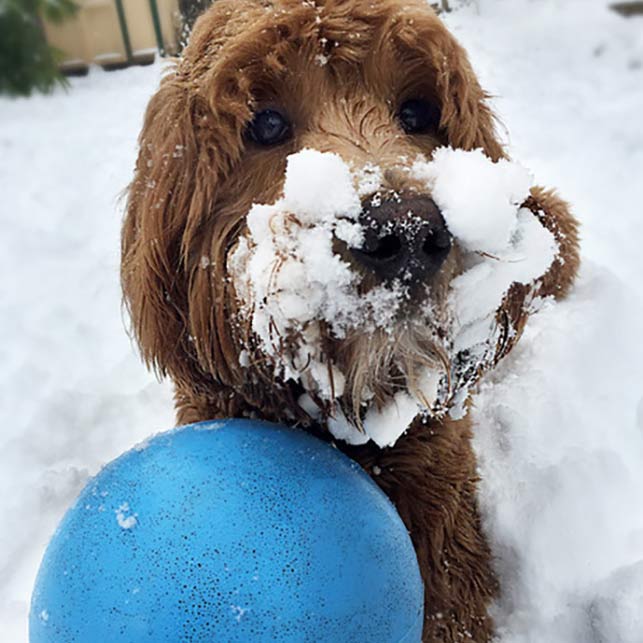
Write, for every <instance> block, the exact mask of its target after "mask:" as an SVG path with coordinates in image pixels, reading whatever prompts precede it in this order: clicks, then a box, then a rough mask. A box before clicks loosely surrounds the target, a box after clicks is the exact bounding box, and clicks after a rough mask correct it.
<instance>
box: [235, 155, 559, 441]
mask: <svg viewBox="0 0 643 643" xmlns="http://www.w3.org/2000/svg"><path fill="white" fill-rule="evenodd" d="M407 171H408V170H407ZM409 174H410V175H411V177H412V178H413V179H414V180H415V181H416V182H419V183H421V184H422V183H423V184H424V186H425V190H426V193H427V194H431V195H433V196H434V198H435V200H436V202H437V204H438V206H439V207H440V208H441V210H442V212H443V215H444V218H445V220H446V223H447V226H448V228H449V230H450V232H451V234H452V236H453V238H454V239H455V241H456V242H457V243H458V244H459V245H460V247H461V250H462V252H463V254H464V255H465V262H466V265H467V269H466V270H465V271H464V272H463V274H461V275H460V276H458V277H457V279H456V280H455V281H454V283H453V285H452V289H451V294H450V296H449V302H448V311H447V314H446V317H447V318H448V319H449V325H450V329H449V333H448V335H449V337H450V338H451V341H450V342H449V343H447V344H446V345H445V346H444V349H445V351H446V352H447V353H448V354H450V356H451V358H452V362H453V363H456V361H457V362H458V364H459V368H461V369H462V370H466V371H469V370H471V369H473V370H475V366H476V365H478V364H484V363H485V362H486V361H487V360H491V359H492V358H493V355H494V353H495V347H496V343H497V339H498V337H497V333H498V332H499V330H498V329H497V328H496V322H495V314H496V311H497V309H498V308H499V307H500V305H501V303H502V301H503V298H504V296H505V295H506V293H507V291H508V290H509V287H510V286H511V284H512V283H514V282H520V283H524V284H530V283H533V282H535V281H536V280H537V279H538V278H539V277H541V276H542V275H543V274H544V273H545V272H546V271H547V269H548V268H549V266H550V265H551V263H552V261H553V259H554V257H555V256H556V252H557V246H556V242H555V240H554V238H553V236H552V235H551V233H550V232H549V231H547V230H546V229H545V228H544V227H543V226H542V225H541V223H540V221H539V220H538V218H537V217H536V216H535V215H534V214H533V213H532V212H531V211H530V210H528V209H524V208H522V209H521V207H520V206H521V204H522V203H523V202H524V201H525V199H526V198H527V197H528V195H529V187H530V186H531V184H532V178H531V176H530V174H529V173H528V172H527V171H526V170H525V169H524V168H522V167H521V166H520V165H518V164H516V163H512V162H509V161H506V160H503V161H501V162H498V163H494V162H492V161H491V160H490V159H488V158H486V157H485V156H484V154H483V153H482V151H480V150H476V151H472V152H465V151H462V150H453V149H449V148H441V149H439V150H438V151H437V152H436V153H435V156H434V158H433V159H432V160H431V161H427V160H426V159H418V160H416V162H415V163H414V164H413V167H412V169H411V170H410V171H409ZM380 181H381V171H379V170H378V169H377V168H373V167H368V168H359V169H357V170H353V171H351V168H349V167H348V165H346V164H345V163H344V162H343V161H342V159H341V158H340V157H338V156H337V155H335V154H328V153H326V154H324V153H321V152H317V151H314V150H304V151H302V152H299V153H297V154H293V155H291V156H290V157H289V159H288V164H287V168H286V177H285V183H284V190H283V196H282V198H280V199H279V200H278V201H277V202H276V203H274V204H271V205H263V204H257V205H254V206H253V207H252V209H251V210H250V212H249V213H248V215H247V228H248V231H247V234H246V235H245V236H244V237H242V238H241V239H240V241H239V243H238V245H237V248H236V249H235V251H234V252H233V254H232V256H231V258H230V261H229V266H228V267H229V270H230V273H231V274H232V276H233V279H234V283H235V287H236V291H237V294H238V296H239V297H240V299H241V301H242V303H243V305H244V312H245V315H247V316H249V317H250V319H251V321H252V329H253V331H254V332H255V333H256V335H257V336H258V338H259V340H260V343H261V347H262V350H263V351H264V352H265V353H266V354H268V355H270V356H271V357H272V358H273V360H274V362H275V370H276V375H278V376H279V377H282V378H284V379H294V380H296V381H301V382H302V384H303V385H304V387H305V388H306V390H308V391H309V392H311V393H314V394H315V395H317V396H318V397H320V398H321V399H323V400H329V401H333V400H336V399H339V398H340V397H341V396H342V394H343V392H344V383H345V375H344V373H342V372H341V370H340V369H339V368H338V366H337V364H333V363H331V364H328V363H327V359H328V358H326V357H325V356H324V352H323V344H322V337H321V334H322V332H324V331H323V330H322V328H321V325H320V322H323V323H324V325H325V327H327V328H329V329H330V332H332V334H333V335H334V336H335V337H336V338H339V339H341V338H343V337H345V335H346V333H347V332H348V331H350V330H359V331H360V332H363V333H370V332H373V331H374V330H375V329H376V328H383V329H386V331H387V332H390V333H391V334H394V333H395V332H396V329H397V326H398V323H399V320H397V319H396V315H397V313H398V311H399V309H400V306H401V305H402V304H403V303H404V301H405V299H406V298H408V296H409V294H408V289H407V287H406V286H405V285H404V284H403V283H400V282H399V281H396V282H393V283H392V284H385V285H381V286H378V287H376V288H373V289H372V290H370V291H369V292H368V293H367V294H366V295H364V294H363V293H360V291H359V285H360V281H361V276H360V275H359V274H358V272H357V271H356V270H355V269H354V268H353V266H352V265H351V263H350V261H349V260H348V259H347V257H346V256H344V255H342V254H341V253H338V252H337V248H336V242H337V241H340V242H343V243H344V244H345V247H346V248H349V249H350V248H359V247H361V244H362V242H363V238H364V231H363V230H362V227H361V224H360V221H359V215H360V212H361V209H362V208H361V201H362V197H364V196H372V195H375V196H374V197H373V198H378V195H379V194H380V192H379V190H380V189H383V188H382V186H381V184H380V183H379V182H380ZM491 252H493V253H494V254H493V255H491V254H490V253H491ZM427 301H429V300H427ZM420 308H422V307H420ZM418 314H424V315H426V320H425V323H426V326H427V327H428V328H430V327H432V325H434V324H435V320H433V319H432V318H431V307H430V306H425V307H424V310H423V311H418ZM464 353H466V354H467V355H468V357H467V358H466V360H464V361H466V363H463V358H462V357H461V355H462V354H464ZM458 357H459V359H456V358H458ZM441 375H442V377H441V380H440V379H439V378H436V377H435V374H433V373H430V372H427V373H426V377H425V378H424V379H425V380H426V381H425V382H423V383H422V385H421V386H420V389H421V390H422V399H418V398H417V397H416V396H414V395H412V394H410V392H406V391H399V392H398V393H396V395H395V396H394V398H393V399H392V400H391V401H390V403H389V404H388V405H386V406H384V408H381V409H376V408H374V407H371V408H369V409H368V410H367V412H366V414H365V417H364V420H363V428H364V431H365V434H366V436H367V437H369V438H371V439H373V440H374V441H375V442H376V443H377V444H378V445H380V446H392V445H393V444H395V442H396V440H397V439H398V438H399V437H400V435H401V434H402V433H403V432H404V431H405V430H406V428H407V427H408V426H409V425H410V423H411V422H412V421H413V419H414V418H415V417H416V416H417V415H418V413H421V412H429V411H431V412H434V413H437V412H438V409H442V410H444V409H449V408H450V407H451V406H452V403H453V401H454V399H457V400H458V409H456V410H454V413H456V414H461V413H462V404H463V402H464V401H465V400H466V390H463V388H461V389H457V388H456V389H452V388H449V386H448V384H447V382H448V381H455V380H456V378H454V377H453V375H454V374H453V373H449V374H447V373H442V374H441ZM469 384H470V382H469V381H467V380H464V379H463V380H461V381H460V385H461V387H466V386H468V385H469ZM308 402H309V400H305V401H302V404H304V406H305V408H306V410H307V411H308V412H309V413H311V414H312V415H313V416H315V412H314V408H313V407H311V405H310V404H309V403H308ZM427 403H428V405H429V406H428V408H427ZM330 429H331V431H332V432H333V434H334V435H335V437H336V438H338V439H343V440H346V441H348V442H350V443H353V444H355V443H362V442H364V441H365V437H364V434H363V433H361V432H360V431H357V430H356V429H355V427H350V426H349V423H348V421H347V420H346V418H345V417H344V416H343V414H341V413H340V412H339V411H338V412H337V413H336V416H335V417H334V418H333V421H332V422H331V423H330Z"/></svg>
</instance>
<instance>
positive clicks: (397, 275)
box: [351, 195, 451, 283]
mask: <svg viewBox="0 0 643 643" xmlns="http://www.w3.org/2000/svg"><path fill="white" fill-rule="evenodd" d="M360 222H361V223H362V225H363V227H364V243H363V244H362V247H361V248H353V249H352V250H351V252H352V253H353V256H354V257H355V259H356V260H357V261H358V262H359V263H360V264H361V265H362V266H364V267H365V268H367V269H368V270H370V271H372V272H374V273H375V274H376V275H377V276H378V277H379V278H380V279H382V280H384V281H392V280H394V279H399V280H401V281H404V282H406V283H417V282H420V281H423V280H425V279H427V278H429V277H431V276H432V275H434V274H435V273H436V272H437V271H438V270H439V269H440V266H442V264H443V263H444V260H445V259H446V258H447V255H448V254H449V250H450V249H451V235H450V234H449V231H448V230H447V227H446V223H445V222H444V219H443V217H442V214H441V213H440V210H439V208H438V206H437V205H436V204H435V202H434V201H433V200H432V199H430V198H428V197H422V196H406V197H403V196H402V197H398V196H395V195H393V196H392V197H387V198H386V199H380V198H379V197H378V196H376V197H374V198H371V199H370V200H369V201H368V202H367V203H366V204H364V207H363V209H362V214H361V218H360Z"/></svg>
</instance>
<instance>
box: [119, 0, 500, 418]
mask: <svg viewBox="0 0 643 643" xmlns="http://www.w3.org/2000/svg"><path fill="white" fill-rule="evenodd" d="M484 99H485V96H484V93H483V92H482V90H481V89H480V87H479V85H478V83H477V80H476V78H475V76H474V74H473V72H472V71H471V68H470V66H469V64H468V62H467V59H466V55H465V54H464V52H463V50H462V49H461V48H460V47H459V45H458V44H457V43H456V42H455V40H454V39H453V38H452V37H451V36H450V34H449V33H448V32H447V31H446V29H445V28H444V26H443V25H442V23H441V22H440V21H439V20H438V19H437V17H436V16H435V15H434V13H433V12H432V10H431V9H430V8H429V6H428V4H426V3H425V2H424V1H422V0H417V1H413V0H382V1H381V2H377V3H373V2H371V1H370V0H336V1H330V0H328V1H326V2H324V1H318V2H301V1H300V0H292V1H291V0H275V1H268V0H266V1H260V0H218V2H215V4H214V5H213V7H212V9H210V10H209V11H208V12H206V14H204V16H202V18H201V19H200V20H199V21H198V23H197V25H196V27H195V30H194V32H193V34H192V38H191V42H190V44H189V46H188V47H187V50H186V52H185V54H184V57H183V59H182V60H181V61H180V62H179V63H178V65H177V67H176V69H175V70H174V71H173V72H172V73H171V74H170V75H169V76H168V77H167V78H166V79H165V80H164V82H163V84H162V86H161V89H160V90H159V92H158V94H157V95H156V96H155V97H154V98H153V99H152V101H151V103H150V106H149V108H148V112H147V115H146V122H145V126H144V129H143V133H142V135H141V153H140V156H139V160H138V163H137V174H136V179H135V181H134V183H133V185H132V187H131V189H130V196H129V202H128V216H127V219H126V223H125V228H124V234H123V253H124V254H123V283H124V290H125V294H126V298H127V300H128V304H129V307H130V310H131V313H132V317H133V320H134V323H135V328H136V332H137V336H138V339H139V342H140V344H141V347H142V350H143V353H144V356H145V357H146V359H147V360H148V361H149V362H152V363H154V364H155V365H156V366H157V367H158V368H159V369H160V370H161V371H162V372H168V373H169V374H170V375H171V376H172V377H173V378H174V379H175V380H176V381H177V382H179V383H180V384H181V385H183V386H188V387H190V388H191V389H192V390H194V391H195V392H201V393H204V394H207V392H208V390H209V389H212V388H221V387H226V388H229V389H230V390H232V391H234V392H235V393H237V394H241V395H242V396H244V398H245V399H246V400H247V401H248V403H249V405H250V406H256V407H258V408H262V409H266V408H271V409H276V410H280V411H281V412H280V413H278V415H280V416H282V417H286V416H291V417H295V418H299V419H305V418H307V417H309V415H311V414H312V415H314V412H312V411H311V409H310V407H309V408H308V409H307V410H304V409H302V408H301V404H300V402H301V397H300V396H301V395H302V394H303V393H306V394H307V396H308V399H309V401H312V402H314V404H315V405H316V407H317V408H318V410H319V411H320V412H321V413H322V414H323V415H325V416H326V417H328V416H329V415H330V416H333V415H335V416H336V415H337V408H336V407H337V404H338V406H339V408H340V409H341V411H342V414H343V415H344V416H345V417H346V418H349V420H350V421H351V422H352V423H353V424H356V425H359V424H360V422H361V420H362V419H363V417H364V415H365V414H366V413H367V412H368V410H369V408H370V407H373V406H375V407H378V408H380V407H382V406H385V405H386V404H387V402H389V401H390V400H392V399H393V398H394V397H395V396H396V394H397V393H399V392H400V391H409V390H410V391H413V393H414V395H415V397H416V398H419V399H421V398H422V397H423V396H425V395H426V396H427V397H428V393H427V392H426V391H424V390H423V388H422V385H421V384H420V380H421V379H422V378H425V379H426V374H427V372H428V371H435V372H440V373H441V374H442V375H444V376H445V377H446V379H447V380H448V376H449V373H450V365H449V364H448V361H449V357H448V355H447V351H446V350H445V346H447V345H448V342H449V338H448V337H445V333H446V332H447V331H446V326H445V323H444V322H445V319H444V316H445V311H444V307H445V301H446V297H447V292H448V289H449V284H450V283H451V281H452V279H453V278H454V276H455V275H457V274H458V272H459V271H460V269H461V268H460V265H461V260H460V259H461V258H460V253H459V249H458V246H457V243H455V242H454V241H453V239H452V238H451V237H450V235H449V233H448V232H447V229H446V226H445V222H444V220H443V218H442V215H441V213H440V210H439V208H438V207H437V206H436V204H435V202H434V201H433V199H432V197H431V194H430V193H429V192H428V191H427V189H426V187H425V185H424V184H422V183H421V182H418V181H417V180H415V179H414V178H413V175H412V174H411V173H409V172H408V167H409V163H410V162H412V161H413V160H415V159H417V158H426V159H428V158H430V157H431V155H432V153H433V151H434V150H435V149H436V148H437V147H440V146H444V145H449V146H452V147H454V148H462V149H474V148H482V149H483V150H484V152H485V153H486V154H487V156H489V157H490V158H491V159H494V160H497V159H498V158H500V157H501V156H502V149H501V147H500V145H499V143H498V142H497V140H496V138H495V135H494V130H493V119H492V115H491V113H490V112H489V110H488V108H487V107H486V105H485V103H484ZM305 149H312V150H318V151H320V152H324V153H333V154H335V155H337V156H338V157H339V158H341V159H342V160H343V161H344V162H345V163H346V164H347V165H348V166H349V167H350V169H351V170H352V171H353V173H354V176H359V175H361V176H364V175H365V174H366V175H368V176H369V180H367V181H366V187H364V185H362V186H361V188H360V192H359V194H360V198H361V206H360V211H359V213H357V214H355V215H354V217H353V220H354V221H355V222H357V223H358V224H359V225H360V226H361V229H362V230H363V235H362V237H361V239H360V241H359V243H355V242H353V243H349V242H347V241H346V239H343V238H342V237H341V235H334V237H333V240H332V251H333V253H335V254H336V255H337V257H338V258H339V259H340V260H341V261H342V263H343V265H344V266H346V267H347V270H349V271H350V272H351V273H352V275H353V278H352V279H353V280H352V282H351V283H352V284H353V286H354V290H355V294H356V296H357V297H362V298H365V299H366V298H368V297H369V296H371V298H373V296H372V295H373V293H375V292H377V293H379V294H382V293H386V292H388V293H390V294H391V295H392V296H391V297H389V299H388V300H386V297H380V301H388V303H387V304H384V305H385V306H386V307H387V308H388V313H389V314H388V316H387V317H386V323H385V324H383V323H382V322H381V319H382V317H381V316H380V317H379V318H378V316H377V315H376V314H370V313H369V310H370V309H369V308H368V307H365V308H364V315H363V316H362V317H361V318H360V319H357V320H355V319H353V321H352V322H351V323H347V324H345V325H344V327H343V328H342V329H341V331H337V329H333V327H332V323H329V320H328V319H325V318H319V319H310V320H307V322H306V324H304V326H303V327H302V326H300V327H298V328H297V327H295V326H293V327H292V328H291V329H290V331H291V332H289V333H286V334H285V335H284V333H283V332H282V333H278V334H279V337H278V340H277V341H276V342H275V343H274V344H273V346H272V348H271V349H270V350H269V349H268V348H267V346H266V344H265V342H263V343H262V342H261V341H260V340H259V339H258V338H257V337H256V333H254V332H253V328H252V315H253V310H255V309H256V307H257V306H264V307H265V308H266V309H267V310H270V305H269V304H270V302H266V301H260V302H257V301H254V302H249V301H248V293H247V292H245V291H244V287H243V283H242V281H243V277H239V274H233V273H235V268H234V266H235V265H236V264H235V257H237V258H238V257H239V247H240V244H242V243H243V244H245V243H247V240H248V239H249V237H250V236H251V235H249V231H248V221H247V215H248V213H249V211H250V210H251V207H252V206H253V204H272V203H274V202H275V201H277V200H278V199H279V198H280V196H281V195H282V193H283V189H284V178H285V172H286V165H287V159H288V158H289V156H291V155H293V154H296V153H297V152H300V151H301V150H305ZM372 168H377V170H376V171H373V170H372ZM369 172H370V174H369ZM369 181H370V183H369ZM290 214H291V215H292V217H293V218H292V219H291V221H295V224H298V223H297V213H296V212H292V213H290ZM237 263H238V261H237ZM276 268H277V266H275V269H276ZM237 272H238V270H237ZM275 293H276V294H278V292H277V291H276V290H275ZM271 295H272V293H270V292H269V293H267V295H266V297H270V296H271ZM275 296H276V295H275ZM378 319H379V320H380V321H379V322H378ZM313 329H314V330H313ZM277 330H278V331H283V328H277ZM312 336H314V342H312V340H310V338H311V337H312ZM307 342H310V343H315V348H314V350H311V352H310V356H311V359H312V360H314V361H315V362H316V363H315V367H316V368H317V371H319V369H320V368H322V369H325V370H326V372H327V378H326V379H327V381H328V380H329V381H330V388H331V390H332V393H331V394H330V395H329V394H328V391H326V393H324V391H323V390H322V388H323V387H321V388H320V386H319V378H317V380H316V378H315V377H313V375H311V373H312V370H311V365H310V363H308V364H302V363H296V362H297V359H299V360H300V362H301V350H300V349H301V348H302V345H305V344H306V343H307ZM293 369H295V370H297V369H299V371H300V372H301V373H302V376H301V377H299V378H297V377H293ZM306 371H307V374H306ZM339 379H341V383H340V382H339ZM429 379H430V378H429ZM436 381H437V380H435V379H434V380H433V382H434V384H435V382H436ZM445 381H446V380H445ZM340 389H341V390H340ZM427 405H428V406H430V402H429V401H427ZM304 406H306V404H304ZM273 415H274V413H273Z"/></svg>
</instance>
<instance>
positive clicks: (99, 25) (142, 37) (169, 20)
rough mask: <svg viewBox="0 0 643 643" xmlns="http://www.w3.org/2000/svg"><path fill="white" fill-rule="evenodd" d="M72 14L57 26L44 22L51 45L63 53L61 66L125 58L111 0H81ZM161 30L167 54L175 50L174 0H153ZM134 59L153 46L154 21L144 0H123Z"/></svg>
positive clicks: (155, 46) (99, 62)
mask: <svg viewBox="0 0 643 643" xmlns="http://www.w3.org/2000/svg"><path fill="white" fill-rule="evenodd" d="M78 4H79V5H80V9H79V11H78V13H77V14H76V16H74V17H73V18H72V19H70V20H67V21H65V22H64V23H63V24H61V25H54V24H50V23H45V33H46V35H47V40H48V41H49V43H50V44H51V45H53V46H54V47H56V48H58V49H60V50H61V51H62V52H63V53H64V59H63V63H62V67H63V69H64V68H65V67H68V68H69V67H74V66H82V65H87V64H90V63H98V64H109V63H112V64H113V63H124V62H126V61H127V54H126V51H125V44H124V42H123V37H122V35H121V29H120V24H119V21H118V12H117V10H116V3H115V2H114V0H81V1H80V2H79V3H78ZM157 7H158V12H159V18H160V22H161V31H162V34H163V41H164V43H165V46H166V50H167V53H170V54H174V53H176V50H177V46H176V25H177V21H178V12H179V10H178V0H157ZM123 8H124V11H125V19H126V21H127V28H128V31H129V38H130V43H131V46H132V54H133V57H134V59H136V57H137V55H139V56H141V55H143V54H150V53H151V52H152V51H153V50H156V49H157V42H156V35H155V33H154V22H153V20H152V12H151V9H150V4H149V2H148V0H123Z"/></svg>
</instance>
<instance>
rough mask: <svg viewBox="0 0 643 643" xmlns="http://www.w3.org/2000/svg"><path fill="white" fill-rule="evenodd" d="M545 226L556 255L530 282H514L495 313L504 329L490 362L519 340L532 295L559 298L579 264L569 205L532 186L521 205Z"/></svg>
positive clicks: (567, 287)
mask: <svg viewBox="0 0 643 643" xmlns="http://www.w3.org/2000/svg"><path fill="white" fill-rule="evenodd" d="M523 207H525V208H529V209H530V210H531V211H532V212H533V213H534V214H535V215H536V216H537V217H538V219H539V220H540V221H541V223H542V224H543V226H544V227H545V228H547V229H548V230H549V231H550V232H551V233H552V235H553V236H554V238H555V239H556V242H557V244H558V254H557V256H556V259H555V260H554V261H553V263H552V264H551V266H550V268H549V270H548V271H547V272H546V273H545V275H544V276H543V277H542V278H541V279H539V280H538V282H537V283H536V285H535V287H534V286H533V285H523V284H518V283H516V284H514V285H513V286H512V287H511V289H510V290H509V293H508V294H507V296H506V297H505V300H504V301H503V304H502V306H501V307H500V310H499V311H498V314H497V316H496V320H497V322H498V324H499V325H500V326H501V327H502V328H503V329H504V332H503V333H502V336H501V339H500V341H499V343H498V346H497V347H496V354H495V357H494V363H495V362H498V361H499V360H500V359H501V358H502V357H504V356H505V355H506V354H507V353H508V352H509V351H510V350H511V349H512V348H513V346H515V344H516V343H517V342H518V340H519V339H520V336H521V334H522V331H523V328H524V326H525V323H526V322H527V319H528V317H529V313H530V307H531V304H532V302H533V299H534V298H535V297H554V298H556V299H561V298H562V297H564V296H565V295H567V293H568V292H569V290H570V289H571V287H572V284H573V283H574V280H575V278H576V274H577V272H578V267H579V264H580V254H579V235H578V222H577V220H576V219H575V218H574V216H573V215H572V213H571V211H570V209H569V205H568V204H567V203H566V202H565V201H563V200H562V199H561V198H560V197H559V196H558V195H557V194H556V192H555V191H554V190H547V189H545V188H542V187H539V186H536V187H533V188H532V189H531V194H530V196H529V198H528V199H527V200H526V201H525V203H524V204H523Z"/></svg>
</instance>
